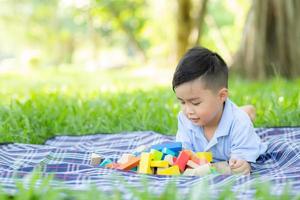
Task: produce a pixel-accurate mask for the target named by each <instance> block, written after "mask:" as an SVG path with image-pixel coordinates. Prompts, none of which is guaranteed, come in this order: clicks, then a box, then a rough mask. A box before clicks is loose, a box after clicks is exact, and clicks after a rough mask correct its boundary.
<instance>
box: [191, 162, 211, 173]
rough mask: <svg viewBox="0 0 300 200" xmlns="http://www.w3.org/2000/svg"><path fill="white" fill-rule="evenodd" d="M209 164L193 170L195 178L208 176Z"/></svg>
mask: <svg viewBox="0 0 300 200" xmlns="http://www.w3.org/2000/svg"><path fill="white" fill-rule="evenodd" d="M210 166H211V165H210V164H209V163H208V164H205V165H200V166H199V167H197V168H196V169H194V170H195V171H194V173H195V176H204V175H207V174H210Z"/></svg>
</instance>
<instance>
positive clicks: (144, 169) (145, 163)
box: [138, 152, 153, 174]
mask: <svg viewBox="0 0 300 200" xmlns="http://www.w3.org/2000/svg"><path fill="white" fill-rule="evenodd" d="M151 159H152V156H151V154H150V153H146V152H142V154H141V160H140V165H139V169H138V172H139V173H142V174H153V172H152V169H151V168H150V163H151Z"/></svg>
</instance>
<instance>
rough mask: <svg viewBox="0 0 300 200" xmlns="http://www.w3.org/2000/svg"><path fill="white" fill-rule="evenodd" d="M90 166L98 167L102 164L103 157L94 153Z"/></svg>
mask: <svg viewBox="0 0 300 200" xmlns="http://www.w3.org/2000/svg"><path fill="white" fill-rule="evenodd" d="M90 160H91V161H90V164H91V165H93V166H97V165H99V164H100V163H101V161H102V157H101V156H100V155H98V154H96V153H92V155H91V159H90Z"/></svg>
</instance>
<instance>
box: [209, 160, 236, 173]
mask: <svg viewBox="0 0 300 200" xmlns="http://www.w3.org/2000/svg"><path fill="white" fill-rule="evenodd" d="M211 165H212V166H213V167H215V168H216V171H217V172H218V173H220V174H231V168H230V166H229V164H228V162H227V161H223V162H216V163H212V164H211Z"/></svg>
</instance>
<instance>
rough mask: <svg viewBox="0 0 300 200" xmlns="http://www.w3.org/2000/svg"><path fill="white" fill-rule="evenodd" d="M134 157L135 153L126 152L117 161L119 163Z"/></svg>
mask: <svg viewBox="0 0 300 200" xmlns="http://www.w3.org/2000/svg"><path fill="white" fill-rule="evenodd" d="M133 157H134V155H133V154H129V153H124V154H122V156H121V158H120V159H119V160H118V161H117V163H120V164H124V163H127V162H128V161H129V160H130V159H131V158H133Z"/></svg>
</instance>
